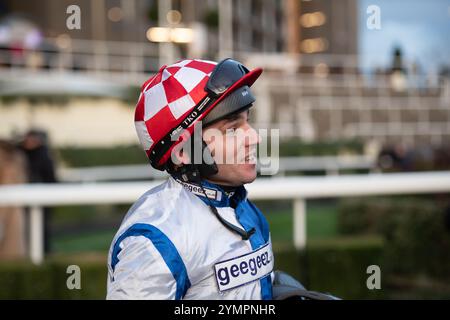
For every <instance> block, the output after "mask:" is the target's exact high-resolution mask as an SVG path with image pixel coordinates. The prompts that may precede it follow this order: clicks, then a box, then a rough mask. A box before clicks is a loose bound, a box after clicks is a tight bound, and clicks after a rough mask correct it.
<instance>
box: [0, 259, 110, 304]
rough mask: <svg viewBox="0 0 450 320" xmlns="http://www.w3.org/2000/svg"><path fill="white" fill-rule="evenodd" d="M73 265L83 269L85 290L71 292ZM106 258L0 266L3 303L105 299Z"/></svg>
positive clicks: (13, 263) (12, 263) (57, 260)
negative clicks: (69, 269) (33, 300)
mask: <svg viewBox="0 0 450 320" xmlns="http://www.w3.org/2000/svg"><path fill="white" fill-rule="evenodd" d="M69 265H78V266H79V267H80V269H81V289H80V290H76V289H74V290H69V289H67V284H66V281H67V278H68V277H69V276H70V274H67V273H66V270H67V267H68V266H69ZM106 276H107V273H106V257H105V256H98V255H94V256H72V257H57V258H49V259H48V260H46V262H45V263H44V264H43V265H41V266H34V265H32V264H30V263H28V262H9V263H7V262H2V263H0V288H2V289H1V290H0V299H104V298H105V296H106V279H107V278H106Z"/></svg>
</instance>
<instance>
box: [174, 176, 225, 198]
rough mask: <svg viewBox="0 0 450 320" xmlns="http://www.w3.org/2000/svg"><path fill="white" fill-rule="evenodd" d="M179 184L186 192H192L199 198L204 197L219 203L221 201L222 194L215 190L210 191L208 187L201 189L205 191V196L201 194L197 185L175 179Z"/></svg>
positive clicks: (201, 191) (200, 188)
mask: <svg viewBox="0 0 450 320" xmlns="http://www.w3.org/2000/svg"><path fill="white" fill-rule="evenodd" d="M176 180H177V181H178V182H179V183H181V185H182V186H183V187H184V188H185V189H186V190H188V191H190V192H192V193H193V194H195V195H198V196H201V197H205V194H206V196H207V197H208V198H209V199H211V200H215V201H221V200H222V192H221V191H220V190H216V189H212V188H209V187H203V190H205V194H204V193H203V190H202V187H201V186H199V185H197V184H193V183H188V182H184V181H181V180H179V179H176Z"/></svg>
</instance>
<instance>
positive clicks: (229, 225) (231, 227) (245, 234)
mask: <svg viewBox="0 0 450 320" xmlns="http://www.w3.org/2000/svg"><path fill="white" fill-rule="evenodd" d="M199 186H200V189H201V190H202V192H203V194H204V195H205V198H206V199H208V202H209V207H210V208H211V211H212V212H213V213H214V215H215V216H216V218H217V219H218V220H219V221H220V223H222V224H223V225H224V226H225V228H227V229H228V230H230V231H231V232H236V233H237V234H239V235H240V236H241V238H242V240H248V239H250V237H251V236H252V234H254V233H255V231H256V230H255V228H251V229H250V230H249V231H248V232H247V231H245V230H244V229H241V228H239V227H236V226H235V225H234V224H232V223H229V222H228V221H227V220H225V219H224V218H222V216H221V215H220V214H219V212H218V211H217V208H216V207H215V206H214V205H213V204H212V203H211V200H210V199H209V198H208V196H207V195H206V191H205V189H204V188H203V186H202V184H201V183H199Z"/></svg>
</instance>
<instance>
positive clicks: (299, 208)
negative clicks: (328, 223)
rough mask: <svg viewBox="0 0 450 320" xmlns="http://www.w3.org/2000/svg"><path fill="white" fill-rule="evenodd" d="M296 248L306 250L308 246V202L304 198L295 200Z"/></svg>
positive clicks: (294, 225)
mask: <svg viewBox="0 0 450 320" xmlns="http://www.w3.org/2000/svg"><path fill="white" fill-rule="evenodd" d="M293 227H294V246H295V248H296V249H304V248H305V246H306V201H305V199H302V198H297V199H294V223H293Z"/></svg>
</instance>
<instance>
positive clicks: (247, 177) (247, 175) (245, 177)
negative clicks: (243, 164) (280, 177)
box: [241, 168, 256, 184]
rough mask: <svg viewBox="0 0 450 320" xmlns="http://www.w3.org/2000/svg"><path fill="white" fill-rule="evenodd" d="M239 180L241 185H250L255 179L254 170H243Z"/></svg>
mask: <svg viewBox="0 0 450 320" xmlns="http://www.w3.org/2000/svg"><path fill="white" fill-rule="evenodd" d="M241 178H242V183H243V184H246V183H252V182H253V181H255V179H256V168H249V169H247V170H245V171H244V172H242V175H241Z"/></svg>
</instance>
